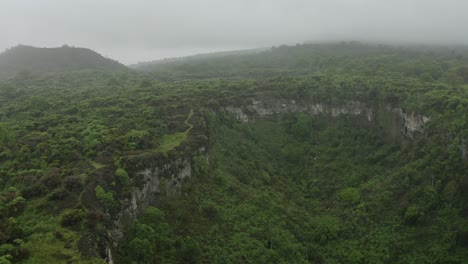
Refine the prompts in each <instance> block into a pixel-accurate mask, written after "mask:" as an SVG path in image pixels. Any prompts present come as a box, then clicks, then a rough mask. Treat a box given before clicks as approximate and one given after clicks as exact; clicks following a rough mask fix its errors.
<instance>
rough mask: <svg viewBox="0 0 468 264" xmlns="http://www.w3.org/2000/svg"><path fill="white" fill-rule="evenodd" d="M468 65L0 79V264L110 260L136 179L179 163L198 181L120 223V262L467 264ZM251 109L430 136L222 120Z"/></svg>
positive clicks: (308, 49)
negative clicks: (381, 113)
mask: <svg viewBox="0 0 468 264" xmlns="http://www.w3.org/2000/svg"><path fill="white" fill-rule="evenodd" d="M466 56H467V53H466V52H465V51H464V50H463V49H460V48H458V49H454V48H453V49H452V48H425V49H412V48H394V47H388V46H368V45H362V44H357V43H342V44H330V45H312V44H306V45H298V46H295V47H286V46H282V47H278V48H274V49H273V50H271V51H261V52H259V53H255V54H252V53H249V54H248V55H242V54H227V55H222V56H208V57H201V58H200V57H195V58H192V59H187V60H181V61H180V60H176V61H169V62H166V63H158V64H156V65H155V66H154V65H153V66H151V65H152V64H149V65H150V66H151V67H150V66H148V65H147V67H148V68H146V70H147V71H148V72H146V73H141V72H136V71H132V70H122V71H118V72H109V71H95V70H83V71H72V72H61V73H42V74H33V73H31V74H27V75H24V74H22V75H21V74H20V75H17V76H16V77H14V78H10V79H8V80H4V81H1V82H0V101H1V104H0V143H1V144H0V190H1V191H0V263H103V262H104V260H103V258H104V257H105V256H106V255H107V252H106V251H107V250H108V248H109V246H110V245H111V242H112V239H114V238H113V237H112V235H111V231H112V230H113V229H115V228H116V226H115V221H116V219H117V218H118V216H119V213H120V212H121V210H122V208H124V207H125V206H126V203H128V200H129V198H130V197H131V196H132V192H133V191H134V190H135V189H136V188H139V184H140V182H139V178H138V177H137V176H138V175H136V172H137V171H135V170H134V168H135V167H141V166H145V164H144V163H145V162H148V163H151V164H153V165H154V163H158V162H159V163H160V164H162V165H164V163H165V162H167V161H169V160H175V159H178V158H179V157H189V158H190V160H191V163H192V178H191V179H188V180H187V181H186V182H184V183H183V185H182V186H183V187H182V190H181V192H180V194H179V195H160V196H159V197H158V199H157V202H155V203H154V204H152V205H151V206H149V207H147V208H146V210H144V211H142V212H140V214H139V217H138V219H136V220H135V221H131V220H129V221H127V222H126V223H125V227H124V229H123V231H124V233H123V237H122V238H121V239H120V240H119V244H118V246H117V247H116V248H114V249H113V257H114V261H115V263H464V262H465V261H466V259H468V250H467V248H468V196H467V193H466V192H465V191H464V190H466V189H467V188H468V175H467V174H466V173H467V171H468V160H467V156H466V155H467V154H466V153H465V152H464V151H465V150H466V149H467V148H468V147H467V145H468V118H467V114H466V113H468V85H467V84H468V70H467V69H468V63H467V61H466ZM145 67H146V66H145ZM262 97H275V98H289V99H296V100H298V101H299V100H302V101H310V102H318V101H320V102H324V103H327V104H331V105H339V104H341V103H343V102H347V101H349V100H356V101H361V102H363V103H365V104H366V105H368V106H370V107H376V108H379V106H385V105H392V106H395V107H402V108H404V109H406V110H407V111H416V112H420V113H424V114H425V115H428V116H430V117H431V121H430V122H429V123H427V125H426V127H425V131H424V133H418V134H416V135H415V136H414V138H413V139H410V138H407V137H404V136H402V135H399V134H394V133H392V132H391V131H392V127H391V126H392V123H391V122H388V123H386V122H385V121H383V122H368V121H367V120H366V119H365V118H362V117H360V116H340V117H338V118H330V117H328V116H325V115H317V116H311V115H308V114H305V113H289V114H284V115H276V116H273V117H271V118H268V119H256V120H255V121H253V122H249V123H241V122H239V121H237V120H235V119H234V117H233V116H232V115H231V114H229V113H227V112H225V110H224V108H225V107H226V106H229V105H234V106H239V105H244V104H247V103H249V102H251V98H262ZM393 130H395V129H393ZM396 130H397V131H399V128H396ZM200 146H203V147H205V148H206V149H207V153H205V154H203V155H201V154H193V153H197V151H195V149H197V148H199V147H200Z"/></svg>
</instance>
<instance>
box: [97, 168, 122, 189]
mask: <svg viewBox="0 0 468 264" xmlns="http://www.w3.org/2000/svg"><path fill="white" fill-rule="evenodd" d="M115 175H116V176H117V179H119V182H120V184H122V185H123V186H129V184H130V178H129V177H128V173H127V172H126V171H125V170H124V169H122V168H119V169H117V170H116V171H115ZM96 188H97V187H96Z"/></svg>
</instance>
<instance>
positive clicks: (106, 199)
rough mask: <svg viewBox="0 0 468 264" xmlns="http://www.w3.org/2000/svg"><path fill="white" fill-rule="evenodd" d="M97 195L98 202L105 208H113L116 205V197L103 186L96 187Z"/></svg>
mask: <svg viewBox="0 0 468 264" xmlns="http://www.w3.org/2000/svg"><path fill="white" fill-rule="evenodd" d="M94 191H95V193H96V198H97V200H98V201H99V202H100V203H101V204H102V205H103V206H104V207H107V208H109V207H112V206H113V205H114V196H113V195H112V193H111V192H106V191H105V190H104V189H103V188H102V187H101V185H98V186H96V188H95V189H94Z"/></svg>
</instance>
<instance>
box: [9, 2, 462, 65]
mask: <svg viewBox="0 0 468 264" xmlns="http://www.w3.org/2000/svg"><path fill="white" fill-rule="evenodd" d="M465 10H468V3H467V2H464V1H461V0H448V1H443V2H442V1H435V0H434V1H422V0H410V1H403V0H396V1H392V2H388V1H371V0H350V1H344V0H332V1H320V0H316V1H300V0H298V1H285V0H275V1H263V0H258V1H230V0H226V1H211V0H203V1H197V2H193V1H186V0H178V1H171V2H168V1H151V2H150V1H144V0H140V1H133V2H120V1H99V2H98V3H96V2H94V1H80V2H79V3H77V2H72V1H57V0H38V1H21V2H12V3H10V2H8V3H5V4H4V8H2V9H1V10H0V22H1V23H0V30H1V31H2V32H3V38H2V40H1V41H0V51H3V50H6V49H7V48H11V47H13V46H16V45H18V44H23V45H31V46H35V47H60V46H62V45H64V44H66V45H69V46H75V47H84V48H89V49H92V50H95V51H97V52H98V53H100V54H102V55H103V56H105V57H108V58H111V59H114V60H117V61H119V62H121V63H123V64H126V65H129V64H134V63H138V62H145V61H153V60H161V59H164V58H175V57H183V56H190V55H195V54H202V53H211V52H219V51H230V50H244V49H254V48H268V47H272V46H279V45H283V44H285V45H295V44H296V43H305V42H312V43H317V42H319V43H320V42H339V41H359V42H362V43H372V44H390V45H406V44H425V45H468V36H467V35H466V34H463V32H464V30H465V29H466V28H468V17H467V16H465V14H464V13H465Z"/></svg>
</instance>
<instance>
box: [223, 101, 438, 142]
mask: <svg viewBox="0 0 468 264" xmlns="http://www.w3.org/2000/svg"><path fill="white" fill-rule="evenodd" d="M225 110H226V111H227V112H229V113H232V114H233V115H234V117H235V118H236V119H237V120H240V121H242V122H249V121H252V120H255V118H265V117H269V116H273V115H276V114H284V113H295V112H303V113H308V114H310V115H326V116H329V117H333V118H336V117H339V116H341V115H353V116H362V117H363V118H365V119H367V121H368V122H373V121H375V118H376V116H378V115H382V114H393V115H396V117H397V118H398V119H399V120H400V121H401V122H399V123H400V124H399V125H400V126H401V127H400V132H401V133H402V134H403V135H405V136H407V137H410V138H412V137H413V136H414V134H415V133H416V132H422V131H423V129H424V124H425V123H427V122H429V121H430V120H431V119H430V117H428V116H424V115H421V114H418V113H415V112H406V111H404V110H403V109H402V108H396V107H392V106H390V105H387V106H385V107H383V109H381V108H380V109H376V108H372V107H369V106H367V105H366V104H364V103H362V102H359V101H348V102H346V103H343V104H340V105H332V104H326V103H322V102H312V103H310V102H298V101H296V100H292V99H284V98H282V99H278V98H261V99H258V98H253V99H251V103H250V104H247V105H244V106H227V107H226V108H225ZM381 111H385V112H387V113H381Z"/></svg>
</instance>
